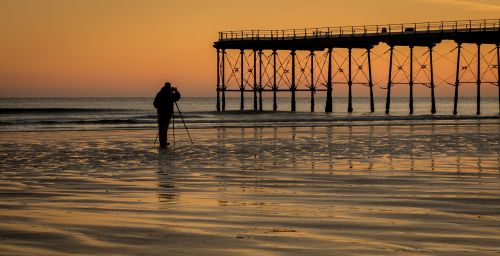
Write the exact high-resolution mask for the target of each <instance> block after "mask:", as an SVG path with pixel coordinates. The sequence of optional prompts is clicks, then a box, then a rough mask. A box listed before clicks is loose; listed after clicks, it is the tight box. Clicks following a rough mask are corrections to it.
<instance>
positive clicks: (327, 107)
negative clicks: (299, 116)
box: [325, 48, 333, 113]
mask: <svg viewBox="0 0 500 256" xmlns="http://www.w3.org/2000/svg"><path fill="white" fill-rule="evenodd" d="M332 105H333V104H332V48H328V78H327V82H326V105H325V112H327V113H331V112H332Z"/></svg>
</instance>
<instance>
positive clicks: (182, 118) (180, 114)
mask: <svg viewBox="0 0 500 256" xmlns="http://www.w3.org/2000/svg"><path fill="white" fill-rule="evenodd" d="M175 106H176V107H177V112H179V116H180V117H181V120H182V123H183V124H184V129H186V133H187V135H188V137H189V141H191V144H193V140H192V139H191V134H189V130H188V128H187V126H186V122H185V121H184V117H182V113H181V110H180V109H179V105H177V102H175Z"/></svg>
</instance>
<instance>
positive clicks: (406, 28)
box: [219, 19, 500, 41]
mask: <svg viewBox="0 0 500 256" xmlns="http://www.w3.org/2000/svg"><path fill="white" fill-rule="evenodd" d="M482 31H500V19H484V20H458V21H440V22H421V23H402V24H385V25H365V26H346V27H321V28H304V29H283V30H239V31H223V32H219V40H220V41H234V40H296V39H314V38H339V37H364V36H390V35H405V34H408V35H411V34H425V33H428V34H431V33H460V32H482Z"/></svg>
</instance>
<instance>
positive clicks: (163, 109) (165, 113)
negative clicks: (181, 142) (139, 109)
mask: <svg viewBox="0 0 500 256" xmlns="http://www.w3.org/2000/svg"><path fill="white" fill-rule="evenodd" d="M180 98H181V94H180V93H179V91H177V88H175V87H172V85H171V84H170V83H169V82H166V83H165V85H164V86H163V87H162V88H161V89H160V91H159V92H158V93H157V94H156V97H155V100H154V102H153V105H154V107H155V108H156V112H157V113H158V136H159V138H160V147H161V148H165V147H167V145H168V142H167V134H168V133H167V132H168V126H169V124H170V119H171V118H172V114H173V113H174V103H175V102H177V101H178V100H179V99H180Z"/></svg>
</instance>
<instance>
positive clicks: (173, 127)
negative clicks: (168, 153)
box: [172, 113, 175, 148]
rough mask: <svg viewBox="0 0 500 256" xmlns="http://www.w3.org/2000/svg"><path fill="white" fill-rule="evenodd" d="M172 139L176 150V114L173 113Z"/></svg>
mask: <svg viewBox="0 0 500 256" xmlns="http://www.w3.org/2000/svg"><path fill="white" fill-rule="evenodd" d="M172 137H173V139H174V148H175V113H172Z"/></svg>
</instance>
